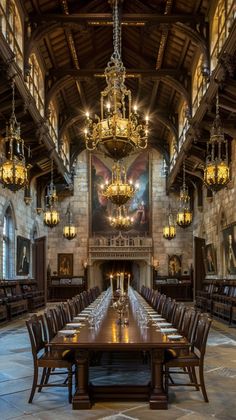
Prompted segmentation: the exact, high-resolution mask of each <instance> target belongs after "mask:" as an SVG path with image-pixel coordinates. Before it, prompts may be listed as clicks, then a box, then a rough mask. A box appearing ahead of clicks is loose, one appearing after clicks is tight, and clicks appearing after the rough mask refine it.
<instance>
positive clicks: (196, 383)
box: [192, 366, 199, 391]
mask: <svg viewBox="0 0 236 420" xmlns="http://www.w3.org/2000/svg"><path fill="white" fill-rule="evenodd" d="M192 376H193V382H194V385H195V388H196V390H197V391H199V386H198V382H197V375H196V370H195V367H194V366H193V367H192Z"/></svg>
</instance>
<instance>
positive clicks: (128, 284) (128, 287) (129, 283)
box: [128, 274, 130, 289]
mask: <svg viewBox="0 0 236 420" xmlns="http://www.w3.org/2000/svg"><path fill="white" fill-rule="evenodd" d="M129 286H130V274H128V289H129Z"/></svg>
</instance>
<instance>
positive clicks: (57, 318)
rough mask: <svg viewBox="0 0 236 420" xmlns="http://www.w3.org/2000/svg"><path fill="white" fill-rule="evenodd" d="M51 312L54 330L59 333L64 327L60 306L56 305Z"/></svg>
mask: <svg viewBox="0 0 236 420" xmlns="http://www.w3.org/2000/svg"><path fill="white" fill-rule="evenodd" d="M51 311H52V315H53V318H54V322H55V325H56V330H57V331H59V330H61V329H62V328H63V327H64V325H65V321H64V319H63V315H62V309H61V306H60V305H57V306H55V307H54V308H52V309H51Z"/></svg>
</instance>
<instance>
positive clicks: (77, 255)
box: [48, 151, 89, 276]
mask: <svg viewBox="0 0 236 420" xmlns="http://www.w3.org/2000/svg"><path fill="white" fill-rule="evenodd" d="M88 159H89V156H88V153H87V152H85V151H84V152H82V153H81V154H80V155H79V156H78V159H77V162H76V165H75V176H74V194H73V196H71V197H66V198H64V199H63V201H62V200H60V201H59V207H60V213H61V222H60V223H59V224H58V225H57V226H56V227H54V228H53V229H51V230H49V233H48V263H49V264H50V268H51V273H53V272H57V254H58V253H73V259H74V264H73V265H74V272H73V273H74V275H76V276H83V275H84V266H83V264H84V262H85V261H87V258H88V232H89V195H88V182H89V181H88ZM69 203H70V206H71V211H72V214H73V222H74V223H75V225H76V226H77V236H76V237H75V239H73V240H70V241H69V240H68V239H65V238H64V237H63V225H64V223H65V221H66V219H65V215H66V211H67V206H68V204H69Z"/></svg>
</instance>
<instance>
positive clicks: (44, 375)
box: [38, 368, 47, 392]
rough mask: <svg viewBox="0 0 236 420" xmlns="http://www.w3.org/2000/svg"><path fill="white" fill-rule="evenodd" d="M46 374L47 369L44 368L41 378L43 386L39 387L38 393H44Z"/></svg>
mask: <svg viewBox="0 0 236 420" xmlns="http://www.w3.org/2000/svg"><path fill="white" fill-rule="evenodd" d="M46 373H47V368H43V372H42V377H41V381H40V385H41V386H39V389H38V392H41V391H42V385H43V384H44V381H45V377H46Z"/></svg>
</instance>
